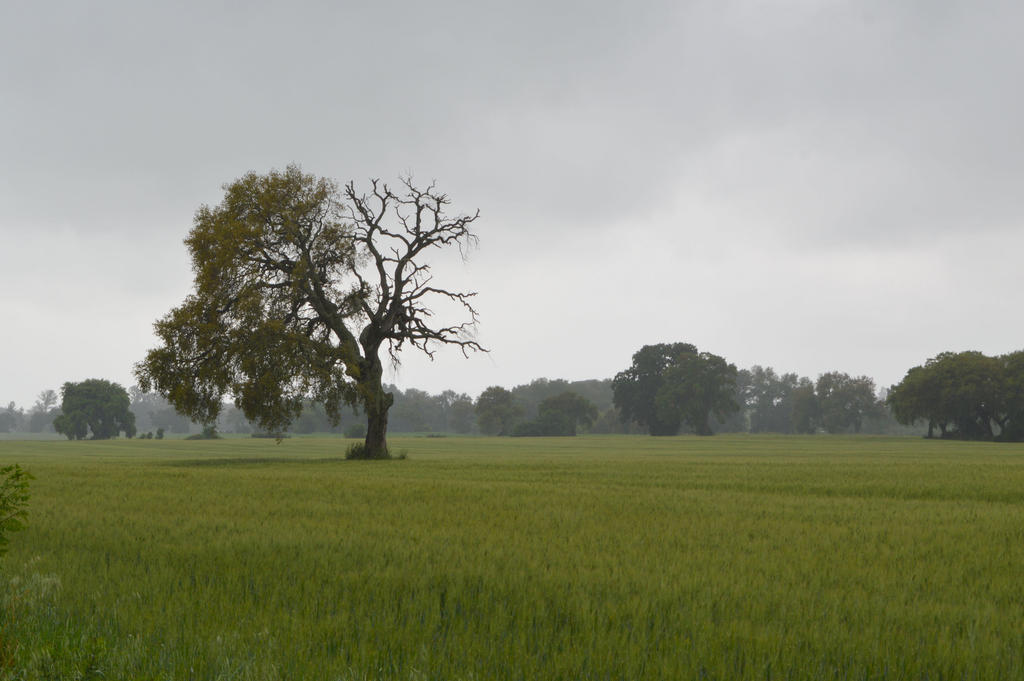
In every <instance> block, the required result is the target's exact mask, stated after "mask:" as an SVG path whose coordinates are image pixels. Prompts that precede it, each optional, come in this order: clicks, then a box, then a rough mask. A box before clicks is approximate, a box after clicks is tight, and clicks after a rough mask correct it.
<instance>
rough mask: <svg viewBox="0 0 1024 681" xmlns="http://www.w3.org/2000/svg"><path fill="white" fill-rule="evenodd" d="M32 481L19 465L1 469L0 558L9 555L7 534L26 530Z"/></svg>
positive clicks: (30, 476)
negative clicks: (29, 489)
mask: <svg viewBox="0 0 1024 681" xmlns="http://www.w3.org/2000/svg"><path fill="white" fill-rule="evenodd" d="M32 479H33V477H32V474H31V473H29V472H28V471H26V470H24V469H22V467H21V466H20V465H18V464H12V465H10V466H4V467H3V468H0V556H2V555H3V554H5V553H7V545H8V543H10V540H9V539H8V537H7V534H8V533H10V532H17V531H19V530H23V529H24V528H25V519H26V518H27V517H28V498H29V493H28V483H29V480H32Z"/></svg>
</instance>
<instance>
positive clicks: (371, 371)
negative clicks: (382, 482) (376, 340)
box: [359, 360, 395, 459]
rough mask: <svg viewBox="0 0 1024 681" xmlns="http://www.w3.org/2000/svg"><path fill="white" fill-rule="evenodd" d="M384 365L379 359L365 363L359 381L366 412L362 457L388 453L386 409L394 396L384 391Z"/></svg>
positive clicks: (386, 456)
mask: <svg viewBox="0 0 1024 681" xmlns="http://www.w3.org/2000/svg"><path fill="white" fill-rule="evenodd" d="M383 374H384V367H383V366H382V365H381V363H380V361H379V360H378V361H370V362H367V363H366V366H365V372H364V374H363V380H361V381H359V391H360V393H362V396H363V410H364V411H365V412H366V440H365V441H364V446H365V449H364V451H363V456H364V458H367V459H386V458H388V456H389V453H388V441H387V434H388V410H389V409H390V408H391V405H392V404H393V403H394V401H395V396H394V395H392V394H391V393H388V392H384V386H383V385H382V383H381V377H382V376H383Z"/></svg>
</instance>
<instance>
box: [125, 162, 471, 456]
mask: <svg viewBox="0 0 1024 681" xmlns="http://www.w3.org/2000/svg"><path fill="white" fill-rule="evenodd" d="M224 189H225V195H224V200H223V201H222V202H221V203H220V205H218V206H215V207H212V208H211V207H209V206H203V207H201V208H200V209H199V211H197V213H196V216H195V224H194V227H193V229H192V231H191V232H190V234H189V236H188V238H187V239H186V240H185V243H186V245H187V246H188V249H189V251H190V253H191V256H192V266H193V270H194V272H195V282H194V287H195V289H194V291H193V292H192V294H190V295H189V296H188V297H187V298H186V299H185V301H184V303H182V305H181V306H180V307H177V308H175V309H173V310H172V311H171V312H170V313H169V314H168V315H167V316H165V317H164V318H162V319H160V320H159V321H157V323H156V324H155V330H156V334H157V336H158V337H159V338H160V340H161V341H162V342H163V344H162V345H161V346H160V347H158V348H155V349H153V350H151V351H150V352H149V353H148V354H147V356H146V358H145V359H144V360H143V361H142V362H140V363H139V364H138V365H136V375H137V376H138V379H139V383H140V385H141V386H142V387H143V388H144V389H147V390H148V389H150V388H155V389H156V390H157V391H158V392H160V393H161V394H162V395H164V396H165V397H166V398H167V399H168V401H170V402H171V403H172V404H173V405H174V406H175V408H176V409H178V410H179V411H181V412H182V413H184V414H187V415H188V416H190V417H191V418H192V419H193V420H195V421H198V422H200V423H207V424H212V423H214V422H215V420H216V418H217V416H218V414H219V412H220V410H221V408H222V405H223V400H224V398H225V397H226V396H231V397H233V398H234V401H235V403H236V404H237V405H238V407H239V408H240V409H241V410H242V411H243V412H244V413H245V416H246V418H248V419H249V420H250V421H254V422H256V423H258V424H259V425H260V427H261V428H263V429H265V430H267V431H268V432H281V431H283V430H285V429H286V428H287V427H288V425H289V424H290V423H291V422H292V421H293V420H294V419H295V418H297V417H298V416H299V414H300V413H301V412H302V407H303V403H304V401H305V400H307V399H312V400H314V401H316V402H319V403H321V404H323V405H324V409H325V410H326V412H327V414H328V415H329V416H330V417H331V419H332V420H333V422H335V423H337V421H338V419H339V418H340V411H341V409H342V407H343V406H344V405H346V404H348V405H357V406H359V407H360V408H361V409H362V410H363V412H364V413H365V414H366V417H367V432H366V440H365V449H364V452H363V455H364V456H366V457H367V458H382V457H386V456H388V450H387V439H386V438H387V422H388V409H389V408H390V407H391V405H392V403H393V396H392V395H391V393H388V392H386V391H385V390H384V388H383V384H382V382H381V378H382V376H383V368H384V365H383V362H382V359H381V353H382V351H386V352H387V353H388V356H389V358H390V360H391V362H393V363H394V364H398V361H399V352H400V350H401V349H402V348H403V347H405V346H411V347H415V348H417V349H419V350H421V351H423V352H424V353H426V354H427V355H429V356H430V357H433V355H434V352H435V349H436V347H437V345H454V346H457V347H459V348H460V349H461V350H462V352H463V354H464V355H468V353H469V351H476V350H483V348H482V347H481V346H480V345H479V344H478V343H477V342H476V340H474V338H473V330H474V329H475V325H476V321H477V312H476V310H475V309H474V307H473V305H472V304H471V300H472V297H473V296H474V295H475V293H472V292H454V291H450V290H447V289H444V288H440V287H437V286H435V285H434V284H433V282H432V279H431V272H430V266H429V264H428V263H427V262H425V260H424V257H425V256H426V254H427V251H429V250H430V249H434V248H457V249H459V251H460V252H461V253H463V255H464V254H465V249H466V248H467V247H470V246H473V245H475V243H476V237H475V235H474V234H473V233H472V232H471V230H470V227H471V226H472V223H473V222H474V221H475V220H476V219H477V217H478V215H479V213H474V214H471V215H456V216H454V217H453V216H450V215H448V213H447V210H448V205H449V199H448V197H447V196H446V195H444V194H441V193H439V192H438V191H437V190H436V189H435V187H434V186H433V185H430V186H428V187H426V188H425V189H420V188H417V187H416V186H414V185H413V184H412V182H411V180H408V179H406V180H403V181H402V183H401V186H400V188H399V189H397V190H393V189H392V188H391V187H389V186H388V185H387V184H384V183H381V182H379V181H377V180H373V181H372V182H371V183H370V191H369V193H367V194H362V193H359V192H357V191H356V189H355V186H354V185H353V184H352V183H349V184H348V185H346V186H345V187H344V190H343V191H340V190H339V188H338V186H337V185H336V184H335V183H334V182H333V181H332V180H329V179H326V178H317V177H314V176H313V175H308V174H304V173H303V172H302V171H301V170H300V169H299V168H298V167H297V166H294V165H293V166H289V167H288V168H286V169H285V170H284V171H280V172H279V171H271V172H270V173H268V174H266V175H258V174H256V173H249V174H247V175H245V176H244V177H242V178H241V179H239V180H237V181H235V182H232V183H230V184H228V185H225V187H224ZM440 301H444V302H447V303H454V304H455V305H456V306H457V307H458V308H460V309H462V310H463V311H464V312H465V313H466V314H467V315H468V321H464V322H462V323H457V324H453V325H437V324H433V323H432V322H431V319H432V310H431V307H430V306H431V305H433V304H435V303H437V302H440Z"/></svg>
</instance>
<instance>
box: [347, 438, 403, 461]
mask: <svg viewBox="0 0 1024 681" xmlns="http://www.w3.org/2000/svg"><path fill="white" fill-rule="evenodd" d="M406 456H408V454H407V453H406V452H405V450H402V451H400V452H398V453H397V454H392V453H391V452H390V451H389V450H388V451H385V453H384V456H367V455H366V444H365V443H363V442H353V443H352V444H351V445H349V448H348V449H346V450H345V458H346V459H350V460H351V459H405V458H406Z"/></svg>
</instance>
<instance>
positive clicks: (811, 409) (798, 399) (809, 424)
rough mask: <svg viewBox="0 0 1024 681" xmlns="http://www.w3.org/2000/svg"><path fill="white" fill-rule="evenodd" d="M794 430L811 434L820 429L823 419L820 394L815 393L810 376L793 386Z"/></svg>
mask: <svg viewBox="0 0 1024 681" xmlns="http://www.w3.org/2000/svg"><path fill="white" fill-rule="evenodd" d="M792 399H793V411H792V415H791V417H792V419H793V432H794V433H800V434H803V435H811V434H813V433H815V432H817V430H818V424H819V423H820V421H821V406H820V405H819V404H818V396H817V395H815V394H814V384H813V383H811V380H810V379H809V378H803V379H801V380H800V382H799V384H798V385H797V386H796V387H795V388H793V392H792Z"/></svg>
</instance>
